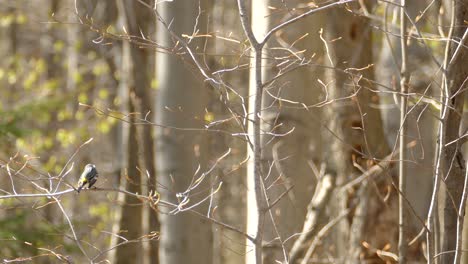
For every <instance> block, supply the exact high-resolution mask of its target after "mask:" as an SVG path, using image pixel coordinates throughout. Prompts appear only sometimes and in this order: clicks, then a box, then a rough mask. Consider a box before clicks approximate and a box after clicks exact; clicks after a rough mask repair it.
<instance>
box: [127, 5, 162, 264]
mask: <svg viewBox="0 0 468 264" xmlns="http://www.w3.org/2000/svg"><path fill="white" fill-rule="evenodd" d="M119 6H121V7H123V10H120V12H122V14H123V15H124V16H125V24H126V28H127V32H128V34H129V35H130V40H129V41H130V47H129V48H130V58H131V62H132V63H131V64H132V71H131V75H132V80H133V81H132V84H133V85H132V93H131V95H130V100H132V104H133V105H134V106H135V110H136V112H138V113H140V115H141V116H140V118H146V119H147V120H148V121H152V120H153V112H152V111H151V109H152V103H151V95H150V81H149V76H150V73H151V66H150V63H149V59H150V58H152V56H151V54H152V53H150V52H148V50H146V49H144V48H141V47H139V45H138V41H135V39H137V38H140V37H141V34H145V35H148V34H149V29H150V25H151V24H150V22H151V21H152V16H151V15H152V10H150V9H148V8H147V7H145V6H143V5H142V4H140V3H137V2H131V1H121V2H120V4H119ZM137 135H138V136H137V141H138V147H139V155H138V157H139V158H140V162H139V164H140V165H143V166H142V167H141V168H140V170H141V171H143V172H144V174H145V177H144V178H145V179H147V180H145V182H144V184H143V185H142V191H143V194H145V195H148V194H149V193H150V192H152V193H154V192H155V191H156V171H155V167H154V161H155V160H154V153H153V151H154V143H153V128H152V126H145V125H142V126H138V127H137ZM146 172H147V173H148V175H149V177H146ZM141 224H142V229H143V230H142V233H143V234H150V233H151V232H158V231H159V220H158V218H157V213H156V212H155V211H153V210H152V209H151V208H149V207H144V208H143V221H142V223H141ZM143 251H144V253H143V263H145V264H149V263H158V259H159V256H158V243H157V240H153V241H151V242H147V243H144V244H143Z"/></svg>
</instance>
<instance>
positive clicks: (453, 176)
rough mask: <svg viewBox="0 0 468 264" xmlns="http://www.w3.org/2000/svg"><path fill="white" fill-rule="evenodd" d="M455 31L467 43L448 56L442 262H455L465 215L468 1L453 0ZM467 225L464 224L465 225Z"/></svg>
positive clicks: (450, 46)
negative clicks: (463, 126)
mask: <svg viewBox="0 0 468 264" xmlns="http://www.w3.org/2000/svg"><path fill="white" fill-rule="evenodd" d="M452 5H454V6H453V7H452V13H453V14H452V16H453V18H454V19H453V23H452V25H451V27H452V29H450V30H451V31H453V33H452V34H449V37H450V36H451V39H461V40H464V43H457V42H452V41H451V42H450V44H447V45H448V52H447V53H446V58H445V60H446V63H445V70H446V73H445V74H446V77H445V78H446V80H445V82H444V84H443V85H444V88H443V89H444V90H445V89H446V90H445V94H444V96H446V100H444V101H445V102H447V104H448V105H447V114H446V115H445V118H444V119H443V120H442V129H443V135H444V139H443V141H442V144H444V145H442V146H439V147H441V148H442V153H441V154H442V155H441V163H442V166H441V168H442V174H441V175H442V177H443V178H442V180H443V182H445V186H446V194H445V198H444V203H443V209H444V210H443V232H442V234H443V237H442V252H444V253H443V254H442V255H441V263H443V264H445V263H454V257H455V253H452V252H453V250H455V249H456V246H457V238H458V234H457V221H462V223H463V216H459V215H458V210H459V208H461V207H460V202H461V197H462V194H463V186H464V185H463V183H464V179H465V170H466V168H465V159H464V158H463V155H462V148H461V142H460V128H461V120H462V116H463V107H464V104H465V100H466V93H465V90H466V88H467V87H468V84H467V78H468V68H467V67H466V62H467V61H468V51H467V49H466V48H464V47H463V46H462V45H466V43H467V41H466V37H465V38H463V36H464V34H465V33H466V32H465V31H466V26H465V25H466V23H465V22H466V21H468V1H452ZM462 226H463V225H462Z"/></svg>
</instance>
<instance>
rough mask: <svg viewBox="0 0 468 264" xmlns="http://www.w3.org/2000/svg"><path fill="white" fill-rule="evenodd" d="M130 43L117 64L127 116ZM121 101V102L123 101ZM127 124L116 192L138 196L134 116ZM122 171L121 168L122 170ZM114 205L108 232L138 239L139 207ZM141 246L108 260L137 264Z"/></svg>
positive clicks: (125, 200)
mask: <svg viewBox="0 0 468 264" xmlns="http://www.w3.org/2000/svg"><path fill="white" fill-rule="evenodd" d="M117 7H118V9H119V11H120V16H121V19H122V20H123V21H125V14H124V13H123V12H122V11H121V10H122V2H120V1H119V2H117ZM130 49H131V47H130V43H129V42H124V43H123V49H122V54H123V55H122V61H121V67H122V68H121V79H120V81H121V84H120V85H121V89H122V93H125V95H123V96H122V98H121V99H122V103H123V104H127V109H126V110H127V111H125V112H129V113H133V112H135V108H136V107H135V105H134V102H133V100H132V99H131V97H132V94H133V93H134V87H135V80H134V79H133V76H132V69H133V65H132V60H131V52H130ZM123 99H125V100H123ZM129 122H130V123H129V124H128V125H125V126H123V128H124V129H125V130H127V131H125V132H124V133H123V141H124V142H125V143H124V144H125V145H124V146H125V148H123V149H122V150H123V151H124V152H125V154H124V155H123V157H125V165H126V166H125V167H126V169H124V170H123V171H122V172H123V173H122V174H121V179H120V188H121V189H125V190H127V191H129V192H132V193H141V175H140V172H139V171H138V169H137V168H138V167H139V163H138V161H139V160H138V150H139V146H138V140H137V128H136V125H135V124H133V122H135V116H134V115H131V116H130V118H129ZM125 167H124V168H125ZM118 201H119V202H120V203H122V206H121V209H120V211H119V214H118V215H117V219H116V220H117V221H118V224H116V225H114V227H113V229H112V232H113V233H116V234H118V235H119V236H123V237H125V238H126V239H128V240H132V239H138V238H140V237H141V235H142V232H141V223H142V206H141V202H140V201H139V200H138V199H136V198H135V197H132V196H129V195H124V194H122V193H119V195H118ZM122 242H124V241H123V240H122V239H120V238H119V239H113V241H112V244H111V246H116V245H117V244H119V243H122ZM141 249H142V248H141V244H139V243H128V244H124V245H121V246H119V247H117V248H116V250H115V253H114V254H112V255H111V257H110V259H111V261H112V263H128V262H129V261H132V262H133V261H134V262H135V263H141V260H142V259H141V257H142V253H143V251H142V250H141Z"/></svg>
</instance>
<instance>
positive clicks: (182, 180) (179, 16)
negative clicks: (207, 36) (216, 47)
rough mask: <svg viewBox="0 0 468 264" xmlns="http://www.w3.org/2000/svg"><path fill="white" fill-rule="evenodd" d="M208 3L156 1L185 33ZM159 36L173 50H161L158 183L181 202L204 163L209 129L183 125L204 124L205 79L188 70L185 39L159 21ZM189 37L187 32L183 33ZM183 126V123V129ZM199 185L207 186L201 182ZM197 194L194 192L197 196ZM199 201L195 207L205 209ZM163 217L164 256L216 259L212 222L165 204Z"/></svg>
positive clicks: (195, 44)
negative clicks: (181, 41)
mask: <svg viewBox="0 0 468 264" xmlns="http://www.w3.org/2000/svg"><path fill="white" fill-rule="evenodd" d="M199 4H200V8H201V10H205V9H206V1H194V0H190V1H174V2H162V3H159V4H157V10H158V12H159V14H160V15H161V16H162V18H163V19H164V20H165V21H166V22H167V23H168V24H170V30H171V31H172V32H173V33H174V34H176V35H178V36H181V35H182V34H186V35H192V34H193V33H194V32H193V31H194V24H195V21H196V19H197V16H198V8H199ZM205 19H206V15H204V14H202V15H201V16H200V17H199V18H198V24H197V25H198V28H197V29H196V30H198V31H199V32H200V33H204V32H206V20H205ZM157 26H158V28H157V38H156V39H157V41H158V43H159V44H161V45H163V46H165V47H169V48H170V49H171V48H172V47H174V49H173V50H172V51H173V53H178V54H168V53H158V54H157V55H156V77H157V80H158V90H157V93H158V94H157V98H156V99H157V102H156V107H155V110H156V123H157V124H160V125H162V126H160V127H158V129H157V140H156V151H157V153H156V165H157V178H158V183H159V184H158V188H159V192H160V194H161V197H162V199H163V200H166V201H170V202H173V203H178V200H177V197H176V193H179V192H183V191H185V190H186V188H188V187H189V185H190V183H191V182H192V180H194V179H193V177H195V176H197V175H195V176H194V174H195V172H196V170H197V167H198V166H199V165H200V167H201V171H204V169H205V152H204V148H205V147H206V144H205V137H206V135H205V133H204V132H203V131H184V130H183V129H184V128H203V120H204V109H205V107H206V101H207V99H208V98H207V95H206V91H205V89H206V87H205V85H204V84H203V83H202V82H201V81H200V80H199V79H197V78H195V76H194V75H193V73H192V72H191V71H189V69H188V66H187V65H185V64H184V61H187V60H184V55H183V54H180V53H179V52H182V51H183V50H181V49H180V47H181V45H180V44H179V45H176V43H175V42H174V41H173V39H172V37H171V35H170V33H169V32H168V31H167V29H166V28H165V27H164V26H163V25H162V24H161V23H158V25H157ZM184 39H185V40H187V38H184ZM199 41H200V40H199V39H192V40H191V41H190V44H189V45H190V47H191V48H192V49H194V50H195V51H200V49H201V48H202V45H200V44H201V43H200V42H199ZM179 128H180V129H179ZM199 188H201V189H203V188H206V186H205V187H203V186H200V187H199ZM193 199H195V198H193ZM203 208H205V207H204V206H199V207H198V208H195V210H199V211H200V210H201V212H202V213H203V214H205V213H206V211H203V210H202V209H203ZM160 210H161V213H160V215H159V217H160V221H161V239H160V247H159V254H160V262H161V263H164V264H178V263H211V261H212V234H211V226H210V224H209V223H207V222H206V221H204V220H202V219H201V218H200V217H198V216H195V215H193V214H190V213H188V212H185V213H178V214H177V215H170V214H168V210H167V209H166V208H164V207H160Z"/></svg>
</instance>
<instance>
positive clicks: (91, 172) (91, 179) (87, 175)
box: [77, 164, 98, 192]
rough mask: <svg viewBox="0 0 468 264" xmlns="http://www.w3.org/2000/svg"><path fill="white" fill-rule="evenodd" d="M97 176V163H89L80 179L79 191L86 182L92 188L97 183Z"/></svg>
mask: <svg viewBox="0 0 468 264" xmlns="http://www.w3.org/2000/svg"><path fill="white" fill-rule="evenodd" d="M97 178H98V172H97V170H96V165H94V164H87V165H86V166H85V168H84V170H83V173H81V176H80V179H79V180H78V188H77V191H78V192H80V191H81V189H83V187H84V186H85V185H86V184H88V189H89V188H91V187H92V186H93V185H94V184H95V183H96V181H97Z"/></svg>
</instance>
